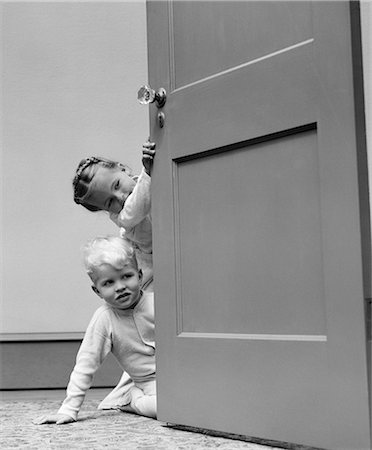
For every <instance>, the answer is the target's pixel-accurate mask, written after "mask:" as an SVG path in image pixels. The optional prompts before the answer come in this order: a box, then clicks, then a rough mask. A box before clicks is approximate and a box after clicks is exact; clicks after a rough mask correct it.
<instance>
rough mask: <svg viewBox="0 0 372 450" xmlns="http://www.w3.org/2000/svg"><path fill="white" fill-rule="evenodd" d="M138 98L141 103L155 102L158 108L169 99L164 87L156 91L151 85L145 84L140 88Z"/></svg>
mask: <svg viewBox="0 0 372 450" xmlns="http://www.w3.org/2000/svg"><path fill="white" fill-rule="evenodd" d="M137 99H138V101H139V102H140V103H141V105H148V104H149V103H154V102H155V103H156V106H157V107H158V108H162V107H163V106H164V105H165V102H166V100H167V93H166V92H165V89H163V88H160V89H158V90H157V91H154V89H152V88H151V87H150V86H146V85H144V86H141V87H140V88H139V91H138V94H137Z"/></svg>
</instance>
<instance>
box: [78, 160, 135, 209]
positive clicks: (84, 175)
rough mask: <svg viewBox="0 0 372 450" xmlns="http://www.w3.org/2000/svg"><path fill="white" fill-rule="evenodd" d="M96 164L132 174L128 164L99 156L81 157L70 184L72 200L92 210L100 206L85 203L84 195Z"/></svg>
mask: <svg viewBox="0 0 372 450" xmlns="http://www.w3.org/2000/svg"><path fill="white" fill-rule="evenodd" d="M98 165H100V166H102V167H107V168H108V169H114V168H118V169H120V170H122V171H123V172H127V174H128V175H129V176H131V175H132V173H131V169H130V168H129V167H128V166H126V165H124V164H122V163H119V162H116V161H112V160H110V159H106V158H102V157H100V156H89V157H88V158H84V159H82V160H81V161H80V162H79V165H78V167H77V169H76V172H75V177H74V179H73V181H72V186H73V189H74V202H75V203H77V204H78V205H82V206H84V207H85V208H86V209H88V210H89V211H93V212H95V211H99V210H100V208H97V206H93V205H89V204H88V203H86V202H85V201H84V197H85V196H86V194H87V192H88V190H89V185H90V183H91V181H92V180H93V177H94V175H95V174H96V172H97V169H98Z"/></svg>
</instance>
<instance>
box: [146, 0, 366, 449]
mask: <svg viewBox="0 0 372 450" xmlns="http://www.w3.org/2000/svg"><path fill="white" fill-rule="evenodd" d="M248 25H249V26H248ZM350 30H351V25H350V11H349V5H348V4H347V3H346V2H318V1H316V2H306V3H305V2H298V3H297V2H292V1H291V2H275V3H274V2H234V3H231V2H220V1H219V2H182V1H175V2H152V1H150V2H149V3H148V33H149V36H148V42H149V67H150V83H151V84H152V85H153V87H155V88H159V87H164V88H166V90H167V93H168V96H167V103H166V105H165V106H164V108H163V112H164V114H165V126H164V128H159V126H158V123H157V120H156V114H157V109H156V107H152V109H151V136H152V138H153V139H155V141H156V142H157V155H156V161H155V167H154V174H153V220H154V264H155V266H154V267H155V293H156V323H157V325H156V326H157V334H156V336H157V374H158V375H157V377H158V416H159V418H160V419H161V420H164V421H167V422H173V423H179V424H183V425H189V426H194V427H201V428H208V429H214V430H219V431H224V432H229V433H237V434H244V435H250V436H256V437H261V438H264V439H273V440H279V441H285V442H296V443H299V444H304V445H310V446H316V447H324V448H330V449H337V450H340V449H343V448H344V449H353V450H354V449H355V450H356V449H360V450H362V449H367V448H369V446H370V422H369V420H370V415H369V414H370V413H369V408H368V389H369V386H368V370H367V364H366V333H365V293H364V292H363V266H362V256H361V242H363V236H362V235H361V231H360V230H361V228H360V214H361V210H360V204H359V189H361V190H362V189H363V185H362V184H360V186H359V185H358V181H359V179H358V167H357V150H358V149H357V147H356V133H355V116H354V96H353V67H352V53H351V35H350ZM155 41H156V45H155ZM159 42H160V43H161V45H159ZM364 281H366V285H367V284H368V280H364Z"/></svg>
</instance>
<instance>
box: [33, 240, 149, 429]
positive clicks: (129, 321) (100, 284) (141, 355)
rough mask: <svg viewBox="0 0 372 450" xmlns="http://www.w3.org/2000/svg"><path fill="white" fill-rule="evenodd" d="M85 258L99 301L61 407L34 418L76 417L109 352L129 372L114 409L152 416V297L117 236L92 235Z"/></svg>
mask: <svg viewBox="0 0 372 450" xmlns="http://www.w3.org/2000/svg"><path fill="white" fill-rule="evenodd" d="M84 263H85V267H86V271H87V273H88V275H89V277H90V279H91V281H92V289H93V291H94V292H95V293H96V294H97V295H98V296H99V297H101V298H102V299H103V301H104V304H103V305H102V306H100V307H99V308H98V309H97V310H96V312H95V313H94V315H93V317H92V319H91V321H90V323H89V325H88V328H87V330H86V332H85V335H84V339H83V341H82V344H81V346H80V349H79V351H78V354H77V358H76V364H75V367H74V369H73V371H72V373H71V376H70V381H69V383H68V386H67V395H66V398H65V400H64V401H63V403H62V405H61V407H60V408H59V410H58V411H57V413H56V414H50V415H45V416H42V417H39V418H38V419H36V420H35V421H34V423H36V424H38V425H41V424H45V423H56V424H57V425H60V424H64V423H69V422H73V421H76V420H77V416H78V413H79V410H80V407H81V405H82V403H83V401H84V398H85V394H86V392H87V391H88V389H89V388H90V386H91V384H92V381H93V376H94V374H95V373H96V371H97V369H98V368H99V367H100V366H101V364H102V362H103V361H104V359H105V358H106V356H107V355H108V354H109V353H110V352H111V353H112V354H113V355H114V356H115V358H116V359H117V361H118V362H119V364H120V366H121V367H122V369H123V370H124V371H125V372H126V373H127V374H128V375H129V377H130V378H129V377H128V382H127V383H126V385H125V386H121V390H120V398H119V399H118V398H116V409H119V410H122V411H128V412H133V413H136V414H140V415H143V416H147V417H152V418H156V385H155V339H154V331H155V325H154V296H153V293H152V292H146V291H143V290H142V289H141V283H142V271H141V270H140V269H138V264H137V260H136V256H135V252H134V249H133V247H132V246H131V245H130V244H129V243H128V241H127V240H125V239H122V238H121V237H119V236H108V237H102V238H96V239H93V240H92V241H90V242H89V243H88V244H87V245H86V246H85V248H84ZM110 395H111V394H109V396H108V397H110ZM104 404H105V400H104V401H103V402H101V404H100V405H99V406H98V409H106V408H105V406H104Z"/></svg>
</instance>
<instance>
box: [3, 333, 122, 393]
mask: <svg viewBox="0 0 372 450" xmlns="http://www.w3.org/2000/svg"><path fill="white" fill-rule="evenodd" d="M44 337H45V336H44ZM71 337H72V336H70V337H69V338H70V340H68V338H67V336H66V335H64V339H57V338H56V336H52V337H51V338H52V339H55V340H45V339H44V340H37V339H36V338H37V337H36V336H33V338H34V339H33V340H27V341H24V340H18V339H16V338H17V337H16V338H14V335H13V338H10V337H9V339H8V340H7V339H3V341H2V342H0V389H1V390H8V389H50V388H52V389H57V388H65V387H66V386H67V383H68V381H69V378H70V374H71V370H72V369H73V367H74V364H75V359H76V354H77V351H78V349H79V346H80V343H81V339H71ZM121 374H122V371H121V369H120V367H119V365H118V363H117V362H116V360H115V358H114V357H113V356H112V355H109V356H108V357H107V358H106V360H105V361H104V363H103V365H102V366H101V367H100V369H99V370H98V371H97V373H96V375H95V377H94V383H93V387H112V386H115V385H116V384H117V381H118V380H119V379H120V376H121Z"/></svg>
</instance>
